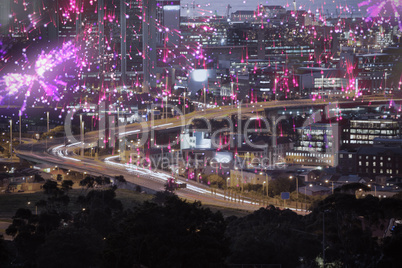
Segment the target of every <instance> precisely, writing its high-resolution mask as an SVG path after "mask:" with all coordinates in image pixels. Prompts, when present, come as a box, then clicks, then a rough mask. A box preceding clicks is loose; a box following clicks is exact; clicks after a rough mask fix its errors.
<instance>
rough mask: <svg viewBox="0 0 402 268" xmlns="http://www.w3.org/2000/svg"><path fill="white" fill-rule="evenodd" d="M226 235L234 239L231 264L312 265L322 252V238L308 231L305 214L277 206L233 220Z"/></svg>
mask: <svg viewBox="0 0 402 268" xmlns="http://www.w3.org/2000/svg"><path fill="white" fill-rule="evenodd" d="M226 236H227V237H230V238H231V247H230V249H231V252H230V256H229V259H228V261H229V263H234V264H248V263H255V264H281V265H282V267H297V266H298V265H301V264H302V263H304V264H311V263H313V262H314V259H315V257H316V256H317V255H318V254H319V252H320V248H321V246H320V241H319V239H318V238H317V236H315V235H314V234H311V233H307V232H305V226H304V223H303V221H302V219H301V216H299V215H297V214H296V213H294V212H291V211H290V210H279V209H278V208H275V207H273V206H269V207H268V208H267V209H264V208H261V209H259V210H258V211H256V212H254V213H253V214H250V215H248V216H246V217H243V218H234V219H230V222H229V225H228V227H227V230H226Z"/></svg>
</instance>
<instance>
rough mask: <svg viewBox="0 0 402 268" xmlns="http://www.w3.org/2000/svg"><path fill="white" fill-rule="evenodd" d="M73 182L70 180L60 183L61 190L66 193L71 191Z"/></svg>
mask: <svg viewBox="0 0 402 268" xmlns="http://www.w3.org/2000/svg"><path fill="white" fill-rule="evenodd" d="M73 185H74V182H73V181H72V180H64V181H63V182H62V183H61V188H62V189H63V190H64V191H66V192H68V191H69V190H71V189H73Z"/></svg>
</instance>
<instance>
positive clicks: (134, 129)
mask: <svg viewBox="0 0 402 268" xmlns="http://www.w3.org/2000/svg"><path fill="white" fill-rule="evenodd" d="M333 101H334V102H336V103H338V104H346V103H353V100H333ZM394 101H395V100H394ZM396 101H401V100H400V99H399V100H396ZM388 102H389V100H388V99H383V98H382V99H381V98H375V99H367V100H360V99H359V100H356V101H355V103H356V106H358V105H363V104H365V103H366V104H368V103H370V104H373V103H388ZM325 104H330V101H326V100H316V101H312V100H309V99H302V100H291V101H271V102H264V103H255V104H242V105H241V106H224V107H216V108H213V109H207V110H206V111H203V112H193V113H190V114H186V115H185V116H181V117H175V118H168V119H160V120H151V121H150V122H142V123H134V124H131V125H127V126H125V130H124V132H120V133H119V132H116V133H118V137H119V138H121V137H124V136H130V135H133V134H138V133H141V132H142V131H145V132H148V131H150V130H152V129H168V128H174V127H182V126H185V125H188V124H190V123H191V120H193V119H194V118H202V117H203V118H205V119H211V118H219V117H223V116H229V115H232V114H236V113H238V112H239V110H240V112H241V114H245V113H247V114H254V113H255V114H256V115H257V113H258V112H260V111H262V110H264V109H267V108H272V109H275V108H282V107H286V108H292V107H293V108H294V107H314V106H319V105H321V106H322V105H325ZM116 131H117V130H116ZM74 138H77V137H74ZM77 139H78V138H77ZM98 139H99V133H98V132H97V131H93V132H89V133H85V139H84V140H85V142H84V147H86V148H90V147H93V146H97V144H98ZM65 142H66V140H65V139H64V138H62V139H53V140H51V142H48V143H47V145H46V144H45V143H44V142H38V143H35V144H22V145H20V146H19V148H17V150H16V154H17V156H18V157H20V158H23V159H26V160H29V161H33V162H37V163H46V164H49V165H54V166H58V167H61V168H65V169H72V170H76V171H79V172H86V173H88V174H93V175H102V176H110V177H114V176H116V175H123V176H124V177H125V179H126V180H127V181H128V182H131V183H134V184H136V185H140V186H142V187H146V188H149V189H153V190H155V191H161V190H164V185H165V183H166V180H167V178H168V177H171V174H168V173H166V172H162V171H159V170H150V169H147V168H142V167H138V166H135V165H131V164H125V163H120V162H119V156H118V155H115V156H109V157H106V158H104V159H101V160H94V159H92V158H88V157H80V156H78V155H76V154H74V150H76V149H78V148H80V147H81V146H82V144H81V142H76V141H72V140H69V142H70V143H71V142H73V143H72V144H68V145H65ZM46 146H48V148H46ZM182 182H184V183H187V188H185V189H180V190H178V191H176V192H177V194H178V196H180V197H181V198H184V199H187V200H199V201H201V202H202V203H204V204H211V205H216V206H223V207H229V208H239V209H245V210H255V209H258V208H260V207H261V206H262V204H257V203H256V202H253V201H252V200H250V199H247V198H244V199H243V200H242V201H239V200H238V199H237V200H236V201H235V200H234V198H233V197H232V198H228V197H227V196H225V195H224V193H223V191H217V192H216V193H214V194H212V193H211V190H210V189H209V187H207V186H205V185H203V184H200V183H195V182H193V181H184V180H183V179H182ZM229 199H230V200H229Z"/></svg>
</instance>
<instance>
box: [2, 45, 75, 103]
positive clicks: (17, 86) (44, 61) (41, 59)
mask: <svg viewBox="0 0 402 268" xmlns="http://www.w3.org/2000/svg"><path fill="white" fill-rule="evenodd" d="M76 53H77V48H76V47H75V46H74V45H73V43H72V42H67V43H64V44H63V46H62V47H61V49H54V50H52V51H50V52H49V53H47V54H46V53H45V52H44V51H42V53H41V54H40V55H39V56H38V59H37V60H36V62H35V74H34V75H28V74H18V73H9V74H7V75H5V76H3V79H2V80H1V82H2V83H4V85H5V90H4V91H3V92H2V93H3V96H0V101H1V100H2V99H3V98H4V96H9V97H11V96H15V95H18V94H20V93H21V92H24V103H23V106H22V108H21V109H22V110H24V109H25V106H26V101H27V98H28V97H29V96H30V95H31V91H32V88H33V85H34V84H35V82H38V84H39V85H40V88H42V89H43V90H44V91H45V93H46V95H47V96H48V97H52V98H53V99H54V100H59V97H58V93H57V89H58V87H57V85H62V86H65V85H66V83H65V82H63V81H60V80H58V79H57V78H54V79H48V78H47V77H45V74H46V73H50V72H52V71H53V68H55V67H57V66H58V65H60V64H62V63H64V62H66V61H68V60H71V59H73V58H74V57H75V55H76Z"/></svg>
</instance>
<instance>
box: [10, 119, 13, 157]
mask: <svg viewBox="0 0 402 268" xmlns="http://www.w3.org/2000/svg"><path fill="white" fill-rule="evenodd" d="M10 158H11V159H13V120H12V119H10Z"/></svg>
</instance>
